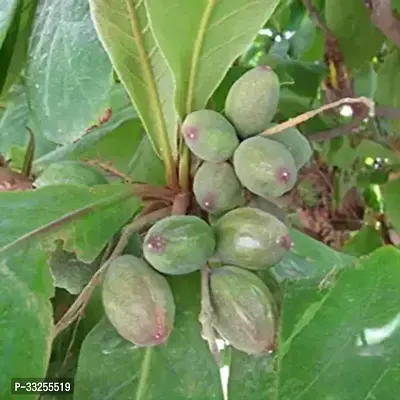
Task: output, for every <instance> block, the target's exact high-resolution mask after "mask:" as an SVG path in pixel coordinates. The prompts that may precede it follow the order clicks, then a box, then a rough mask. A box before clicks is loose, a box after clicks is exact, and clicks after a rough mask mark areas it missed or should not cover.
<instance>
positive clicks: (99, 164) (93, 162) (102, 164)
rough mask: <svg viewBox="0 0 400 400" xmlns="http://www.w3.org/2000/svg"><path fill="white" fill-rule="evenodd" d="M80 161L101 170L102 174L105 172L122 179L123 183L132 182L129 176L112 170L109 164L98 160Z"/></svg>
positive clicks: (115, 169)
mask: <svg viewBox="0 0 400 400" xmlns="http://www.w3.org/2000/svg"><path fill="white" fill-rule="evenodd" d="M82 161H84V162H86V163H87V164H89V165H91V166H93V167H98V168H100V169H102V170H103V171H104V172H107V173H109V174H111V175H113V176H116V177H117V178H120V179H122V180H123V181H124V182H127V183H133V180H132V178H131V177H130V176H129V175H126V174H124V173H123V172H122V171H119V170H118V169H117V168H114V167H113V166H112V165H111V164H109V163H106V162H103V161H100V160H90V159H84V160H82Z"/></svg>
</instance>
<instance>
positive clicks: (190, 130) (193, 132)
mask: <svg viewBox="0 0 400 400" xmlns="http://www.w3.org/2000/svg"><path fill="white" fill-rule="evenodd" d="M184 134H185V136H186V139H189V140H196V139H197V134H198V130H197V128H196V127H194V126H188V127H187V128H186V129H185V132H184Z"/></svg>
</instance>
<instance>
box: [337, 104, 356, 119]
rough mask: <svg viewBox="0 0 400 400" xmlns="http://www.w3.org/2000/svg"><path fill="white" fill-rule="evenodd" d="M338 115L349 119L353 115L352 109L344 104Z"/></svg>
mask: <svg viewBox="0 0 400 400" xmlns="http://www.w3.org/2000/svg"><path fill="white" fill-rule="evenodd" d="M340 115H343V117H351V116H352V115H353V109H352V108H351V106H349V105H348V104H345V105H344V106H343V107H342V108H341V110H340Z"/></svg>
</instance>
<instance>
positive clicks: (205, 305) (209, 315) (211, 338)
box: [199, 264, 221, 365]
mask: <svg viewBox="0 0 400 400" xmlns="http://www.w3.org/2000/svg"><path fill="white" fill-rule="evenodd" d="M210 272H211V270H210V267H209V266H208V264H206V265H204V266H203V268H202V269H201V311H200V315H199V321H200V323H201V327H202V330H201V337H202V338H203V339H204V340H206V341H207V342H208V347H209V348H210V351H211V354H212V355H213V357H214V359H215V361H216V363H217V364H218V365H220V362H221V358H220V354H219V349H218V346H217V340H216V338H215V332H214V328H213V309H212V305H211V294H210V282H209V278H210Z"/></svg>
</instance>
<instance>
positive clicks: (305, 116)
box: [261, 97, 375, 136]
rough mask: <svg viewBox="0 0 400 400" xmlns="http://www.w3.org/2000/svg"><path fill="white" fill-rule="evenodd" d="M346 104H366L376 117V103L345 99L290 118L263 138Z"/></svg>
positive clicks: (362, 99)
mask: <svg viewBox="0 0 400 400" xmlns="http://www.w3.org/2000/svg"><path fill="white" fill-rule="evenodd" d="M345 104H364V105H366V106H367V107H368V110H369V115H371V114H372V115H374V106H375V103H374V102H373V101H372V100H371V99H368V98H367V97H355V98H352V97H345V98H343V99H339V100H337V101H334V102H333V103H329V104H325V105H323V106H321V107H319V108H317V109H316V110H310V111H307V112H305V113H303V114H300V115H297V116H296V117H294V118H290V119H288V120H287V121H285V122H282V123H281V124H279V125H275V126H273V127H271V128H268V129H267V130H265V131H264V132H262V133H261V135H263V136H269V135H274V134H275V133H278V132H282V131H284V130H285V129H288V128H292V127H293V126H296V125H299V124H301V123H303V122H305V121H307V120H309V119H311V118H314V117H315V116H317V115H318V114H321V113H323V112H324V111H327V110H330V109H332V108H336V107H339V106H342V105H345Z"/></svg>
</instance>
